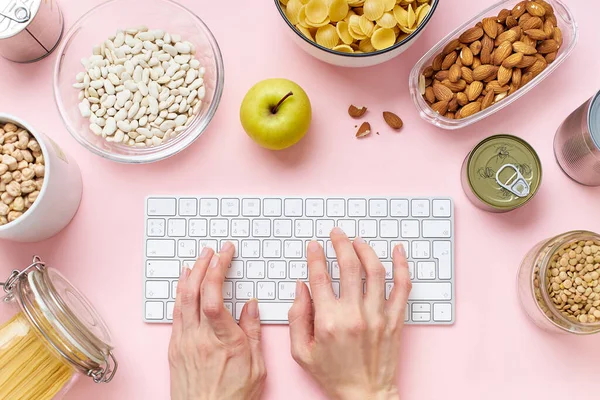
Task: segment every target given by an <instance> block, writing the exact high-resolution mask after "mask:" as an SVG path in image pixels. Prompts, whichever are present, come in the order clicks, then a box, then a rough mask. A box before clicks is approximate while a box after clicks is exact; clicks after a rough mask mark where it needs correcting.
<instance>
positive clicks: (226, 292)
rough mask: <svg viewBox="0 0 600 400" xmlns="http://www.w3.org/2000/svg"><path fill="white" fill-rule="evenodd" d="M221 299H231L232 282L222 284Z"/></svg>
mask: <svg viewBox="0 0 600 400" xmlns="http://www.w3.org/2000/svg"><path fill="white" fill-rule="evenodd" d="M222 293H223V299H225V300H231V299H233V282H223V290H222Z"/></svg>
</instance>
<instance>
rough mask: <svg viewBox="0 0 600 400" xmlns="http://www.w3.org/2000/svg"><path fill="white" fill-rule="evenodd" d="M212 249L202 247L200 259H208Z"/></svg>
mask: <svg viewBox="0 0 600 400" xmlns="http://www.w3.org/2000/svg"><path fill="white" fill-rule="evenodd" d="M211 251H212V249H211V248H210V247H203V248H202V252H200V258H202V259H204V258H208V256H209V255H210V252H211Z"/></svg>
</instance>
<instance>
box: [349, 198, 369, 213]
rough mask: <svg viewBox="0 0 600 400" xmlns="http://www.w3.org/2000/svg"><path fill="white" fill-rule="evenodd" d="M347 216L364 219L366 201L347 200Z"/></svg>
mask: <svg viewBox="0 0 600 400" xmlns="http://www.w3.org/2000/svg"><path fill="white" fill-rule="evenodd" d="M348 216H350V217H366V216H367V200H365V199H350V200H348Z"/></svg>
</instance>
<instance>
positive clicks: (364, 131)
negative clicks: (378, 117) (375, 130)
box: [356, 122, 371, 138]
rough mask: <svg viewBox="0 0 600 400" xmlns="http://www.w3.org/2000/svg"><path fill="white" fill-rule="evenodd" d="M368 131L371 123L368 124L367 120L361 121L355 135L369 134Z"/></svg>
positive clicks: (358, 136) (363, 135)
mask: <svg viewBox="0 0 600 400" xmlns="http://www.w3.org/2000/svg"><path fill="white" fill-rule="evenodd" d="M370 133H371V124H369V123H368V122H363V123H362V125H361V126H360V128H358V131H357V132H356V137H357V138H362V137H365V136H367V135H369V134H370Z"/></svg>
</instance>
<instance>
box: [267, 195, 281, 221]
mask: <svg viewBox="0 0 600 400" xmlns="http://www.w3.org/2000/svg"><path fill="white" fill-rule="evenodd" d="M263 215H264V216H265V217H281V199H264V200H263Z"/></svg>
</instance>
